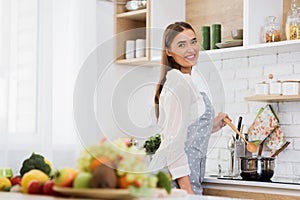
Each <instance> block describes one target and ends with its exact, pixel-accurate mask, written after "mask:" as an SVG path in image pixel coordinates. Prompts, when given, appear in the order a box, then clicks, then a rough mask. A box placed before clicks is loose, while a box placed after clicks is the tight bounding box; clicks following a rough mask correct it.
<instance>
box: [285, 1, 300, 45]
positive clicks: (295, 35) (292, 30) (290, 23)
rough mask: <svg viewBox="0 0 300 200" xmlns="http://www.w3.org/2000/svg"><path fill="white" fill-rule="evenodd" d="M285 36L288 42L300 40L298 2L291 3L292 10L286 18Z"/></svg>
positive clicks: (299, 10) (299, 9)
mask: <svg viewBox="0 0 300 200" xmlns="http://www.w3.org/2000/svg"><path fill="white" fill-rule="evenodd" d="M285 35H286V39H287V40H297V39H300V8H299V7H298V6H297V0H292V1H291V10H289V12H288V14H287V17H286V23H285Z"/></svg>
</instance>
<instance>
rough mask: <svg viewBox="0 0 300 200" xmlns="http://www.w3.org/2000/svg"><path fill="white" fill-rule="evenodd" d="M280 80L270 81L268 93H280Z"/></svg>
mask: <svg viewBox="0 0 300 200" xmlns="http://www.w3.org/2000/svg"><path fill="white" fill-rule="evenodd" d="M281 85H282V84H281V81H276V82H270V94H278V95H280V94H282V90H281Z"/></svg>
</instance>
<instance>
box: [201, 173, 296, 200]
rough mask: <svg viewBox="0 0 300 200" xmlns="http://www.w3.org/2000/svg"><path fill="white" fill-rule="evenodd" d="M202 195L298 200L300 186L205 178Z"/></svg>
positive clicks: (260, 199) (262, 199) (261, 199)
mask: <svg viewBox="0 0 300 200" xmlns="http://www.w3.org/2000/svg"><path fill="white" fill-rule="evenodd" d="M203 187H204V194H205V195H214V196H225V197H238V198H252V199H259V200H264V199H276V200H281V199H293V200H294V199H295V200H300V184H289V183H278V182H258V181H243V180H234V179H225V178H224V179H223V178H211V177H206V178H205V179H204V182H203Z"/></svg>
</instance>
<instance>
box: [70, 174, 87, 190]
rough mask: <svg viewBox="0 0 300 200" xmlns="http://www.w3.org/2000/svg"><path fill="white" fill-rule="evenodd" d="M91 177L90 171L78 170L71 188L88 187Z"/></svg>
mask: <svg viewBox="0 0 300 200" xmlns="http://www.w3.org/2000/svg"><path fill="white" fill-rule="evenodd" d="M91 179H92V174H91V173H90V172H79V173H78V175H77V176H76V178H75V180H74V182H73V188H89V187H90V183H91Z"/></svg>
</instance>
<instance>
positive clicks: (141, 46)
mask: <svg viewBox="0 0 300 200" xmlns="http://www.w3.org/2000/svg"><path fill="white" fill-rule="evenodd" d="M145 56H146V40H145V39H137V40H135V57H136V58H141V57H145Z"/></svg>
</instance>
